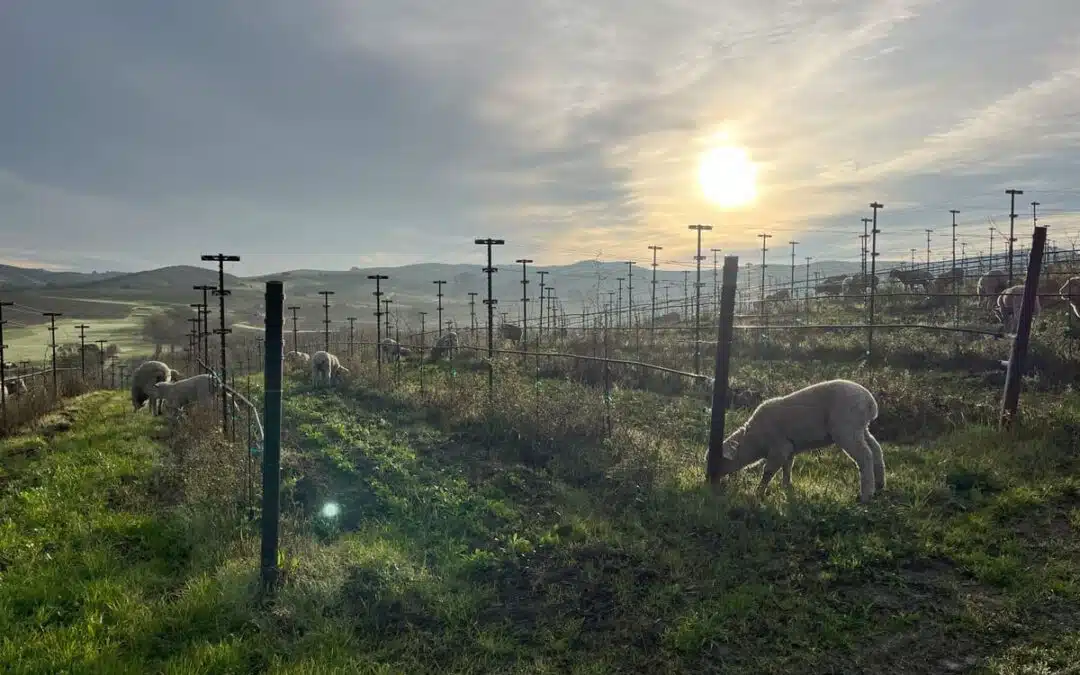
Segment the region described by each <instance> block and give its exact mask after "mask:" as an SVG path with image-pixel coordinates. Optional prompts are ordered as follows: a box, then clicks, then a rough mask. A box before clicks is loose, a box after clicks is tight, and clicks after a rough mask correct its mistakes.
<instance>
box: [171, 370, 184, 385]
mask: <svg viewBox="0 0 1080 675" xmlns="http://www.w3.org/2000/svg"><path fill="white" fill-rule="evenodd" d="M181 377H182V376H181V375H180V371H179V370H174V369H173V368H169V379H170V380H172V381H173V382H176V381H177V380H179V379H181Z"/></svg>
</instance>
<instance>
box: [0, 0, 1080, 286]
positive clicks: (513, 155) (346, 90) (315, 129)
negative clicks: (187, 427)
mask: <svg viewBox="0 0 1080 675" xmlns="http://www.w3.org/2000/svg"><path fill="white" fill-rule="evenodd" d="M0 90H2V91H4V93H5V96H4V104H3V105H2V106H0V148H2V151H0V205H2V212H3V216H2V217H0V262H12V263H15V262H17V263H18V264H21V265H33V266H41V267H48V268H50V269H76V270H87V271H88V270H90V269H98V270H103V269H113V270H122V271H128V270H138V269H147V268H151V267H158V266H164V265H173V264H200V263H199V255H200V254H202V253H218V252H221V253H229V254H236V255H240V256H241V258H242V260H241V262H240V263H237V264H235V265H233V266H232V267H231V271H234V272H236V273H238V274H261V273H269V272H273V271H280V270H285V269H296V268H323V269H347V268H348V267H350V266H353V265H358V266H367V265H399V264H408V263H415V262H451V263H454V262H461V263H469V262H477V263H478V264H482V263H483V255H484V251H483V248H482V247H480V246H476V245H475V244H474V243H473V239H475V238H477V237H498V238H502V239H505V240H506V242H507V243H506V245H505V246H503V247H500V248H499V249H497V256H498V257H497V259H496V262H497V263H498V261H499V260H500V259H503V260H507V261H509V260H513V259H515V258H520V257H523V256H527V257H529V258H531V259H533V260H535V261H537V263H538V264H564V263H570V262H574V261H578V260H582V259H592V258H600V259H602V260H620V259H621V260H637V261H639V262H649V261H650V257H651V252H650V251H649V250H648V249H647V247H648V246H649V245H650V244H655V245H661V246H663V250H662V251H661V252H660V263H661V267H672V268H677V267H680V266H683V267H684V266H686V265H689V264H691V263H692V261H693V255H694V253H695V245H696V235H695V233H694V232H691V231H689V230H688V226H689V225H690V224H695V223H703V224H709V225H711V226H712V227H713V230H711V231H709V232H706V233H704V235H703V247H704V248H706V249H709V248H721V249H723V251H724V252H726V253H731V254H737V255H740V259H741V260H743V259H745V260H747V261H754V262H758V261H760V256H761V251H760V242H761V239H759V238H758V237H757V235H758V234H761V233H768V234H771V235H772V238H770V239H768V242H767V243H768V247H769V251H768V253H767V256H768V260H769V261H771V262H774V263H781V262H784V263H786V262H787V261H788V260H789V259H790V250H791V245H790V244H789V243H788V242H789V241H792V240H794V241H797V242H798V244H796V249H797V255H798V258H799V260H800V262H801V261H802V258H803V257H804V256H813V257H815V258H820V259H856V258H858V256H859V247H860V243H859V240H858V235H859V234H861V233H862V229H863V224H862V222H861V219H862V218H864V217H869V216H871V215H872V214H871V209H870V207H869V204H870V203H871V202H874V201H878V202H881V203H883V204H884V208H883V209H882V210H881V211H879V213H878V223H879V229H880V234H879V235H878V247H879V250H880V251H882V255H883V256H884V257H885V258H889V259H894V258H906V257H907V256H908V252H909V250H910V248H916V249H918V252H917V256H918V258H919V259H924V258H925V248H926V234H925V232H924V230H925V229H926V228H931V229H933V230H934V232H933V233H932V235H931V246H932V249H933V251H932V256H933V257H934V258H939V257H940V255H942V254H944V253H946V252H947V251H948V250H949V249H950V247H951V236H952V228H951V218H952V216H951V215H950V213H949V210H950V209H958V210H959V211H960V213H959V214H958V216H957V222H958V227H957V230H956V231H957V236H958V240H959V241H963V242H966V243H967V246H968V248H969V249H970V250H971V251H979V250H986V249H987V248H988V246H989V241H988V239H989V236H990V229H989V228H990V227H991V225H992V223H993V224H996V225H997V226H998V227H1000V228H1003V229H1005V230H1007V229H1008V220H1009V218H1008V213H1009V198H1008V196H1007V195H1005V194H1004V190H1005V189H1006V188H1017V189H1022V190H1024V195H1021V196H1019V197H1017V212H1018V213H1020V214H1021V215H1020V217H1018V218H1017V220H1016V227H1017V232H1018V234H1017V236H1018V238H1019V239H1020V240H1021V241H1025V240H1028V241H1029V240H1030V232H1031V206H1030V202H1031V201H1032V200H1037V201H1038V202H1039V207H1038V210H1039V214H1040V216H1039V220H1040V223H1041V224H1045V225H1049V226H1050V231H1049V237H1050V239H1051V240H1055V241H1057V242H1058V243H1060V244H1062V245H1065V244H1066V243H1067V242H1068V241H1071V240H1073V239H1076V240H1080V220H1078V219H1077V218H1076V215H1075V214H1076V212H1080V184H1078V181H1077V180H1076V178H1077V176H1080V3H1077V2H1076V0H1028V1H1027V2H1020V3H1017V2H1005V1H1004V0H912V1H906V0H829V1H826V0H787V1H784V0H752V1H751V0H739V1H735V0H710V1H709V2H704V1H701V0H640V1H639V2H635V3H628V2H625V1H623V0H591V1H590V2H580V1H575V0H536V1H534V2H507V1H505V0H504V1H502V2H498V1H496V0H455V1H454V2H438V1H436V0H393V1H391V0H305V1H304V2H295V1H294V0H190V1H188V2H182V3H180V2H176V3H157V2H154V3H151V2H145V1H144V0H97V1H95V2H89V1H88V2H72V1H71V0H66V1H64V2H60V1H59V0H33V1H32V2H31V1H23V2H11V3H5V6H4V8H3V9H2V10H0ZM718 145H730V146H735V147H739V148H743V149H745V150H746V152H747V153H748V155H749V156H750V158H751V159H752V161H753V162H754V164H755V166H756V169H757V198H756V199H755V200H754V202H753V203H751V204H748V205H745V206H742V207H738V208H721V207H719V206H717V205H716V204H714V203H711V202H709V201H708V200H707V199H706V198H705V197H704V196H703V194H702V191H701V189H700V186H699V184H698V181H697V170H698V164H699V162H700V158H701V156H702V154H703V153H704V152H706V151H707V150H709V149H710V148H713V147H716V146H718ZM996 237H997V240H996V243H995V246H997V247H1000V246H1001V243H1000V242H1001V236H1000V235H996ZM706 255H707V256H709V257H710V259H711V254H710V253H708V251H706Z"/></svg>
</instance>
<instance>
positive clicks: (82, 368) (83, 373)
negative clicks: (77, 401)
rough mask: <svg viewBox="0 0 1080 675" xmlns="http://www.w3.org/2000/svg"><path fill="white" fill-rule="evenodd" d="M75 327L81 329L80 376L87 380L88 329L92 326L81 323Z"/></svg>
mask: <svg viewBox="0 0 1080 675" xmlns="http://www.w3.org/2000/svg"><path fill="white" fill-rule="evenodd" d="M75 327H76V328H78V329H79V375H81V376H82V377H83V379H86V329H87V328H89V327H90V326H88V325H86V324H85V323H80V324H79V325H78V326H75Z"/></svg>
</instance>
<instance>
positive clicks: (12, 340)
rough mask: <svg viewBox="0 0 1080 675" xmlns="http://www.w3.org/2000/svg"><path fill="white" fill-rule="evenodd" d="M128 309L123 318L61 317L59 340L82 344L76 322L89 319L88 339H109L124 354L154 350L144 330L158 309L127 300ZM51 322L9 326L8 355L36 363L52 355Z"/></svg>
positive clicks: (58, 320)
mask: <svg viewBox="0 0 1080 675" xmlns="http://www.w3.org/2000/svg"><path fill="white" fill-rule="evenodd" d="M123 309H124V311H125V312H126V314H125V316H124V317H123V318H101V317H97V318H82V317H80V318H74V317H73V318H67V317H66V316H65V317H63V318H59V319H57V321H56V344H57V345H62V344H78V343H79V331H78V329H77V328H75V326H77V325H79V324H81V323H86V324H87V325H89V326H90V328H88V329H87V331H86V339H87V341H88V342H90V341H96V340H105V341H106V342H107V343H108V344H110V345H116V346H117V347H119V348H120V353H121V354H122V355H123V356H124V357H131V356H146V355H149V354H151V353H153V351H154V346H153V345H152V344H149V343H148V342H146V341H145V340H143V339H142V336H141V331H142V325H143V320H144V319H145V317H146V316H147V315H148V314H149V313H151V312H153V311H156V310H155V309H154V308H153V307H148V306H145V305H135V304H134V303H132V304H130V305H128V304H126V303H124V304H123ZM50 340H51V337H50V335H49V326H48V324H35V325H31V326H27V327H25V328H12V327H10V326H8V327H6V329H5V331H4V342H5V343H6V344H7V349H5V350H4V358H5V359H6V360H8V361H10V362H19V361H30V362H32V363H34V364H35V365H37V364H40V363H42V362H43V361H45V360H47V359H48V358H49V353H50V352H49V344H50Z"/></svg>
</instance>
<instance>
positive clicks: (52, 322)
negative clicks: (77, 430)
mask: <svg viewBox="0 0 1080 675" xmlns="http://www.w3.org/2000/svg"><path fill="white" fill-rule="evenodd" d="M42 316H45V317H47V318H48V319H49V332H50V333H51V334H52V385H53V391H52V395H53V400H54V401H55V400H56V399H58V398H60V391H59V390H58V389H57V381H56V317H58V316H64V315H63V313H61V312H42Z"/></svg>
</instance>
